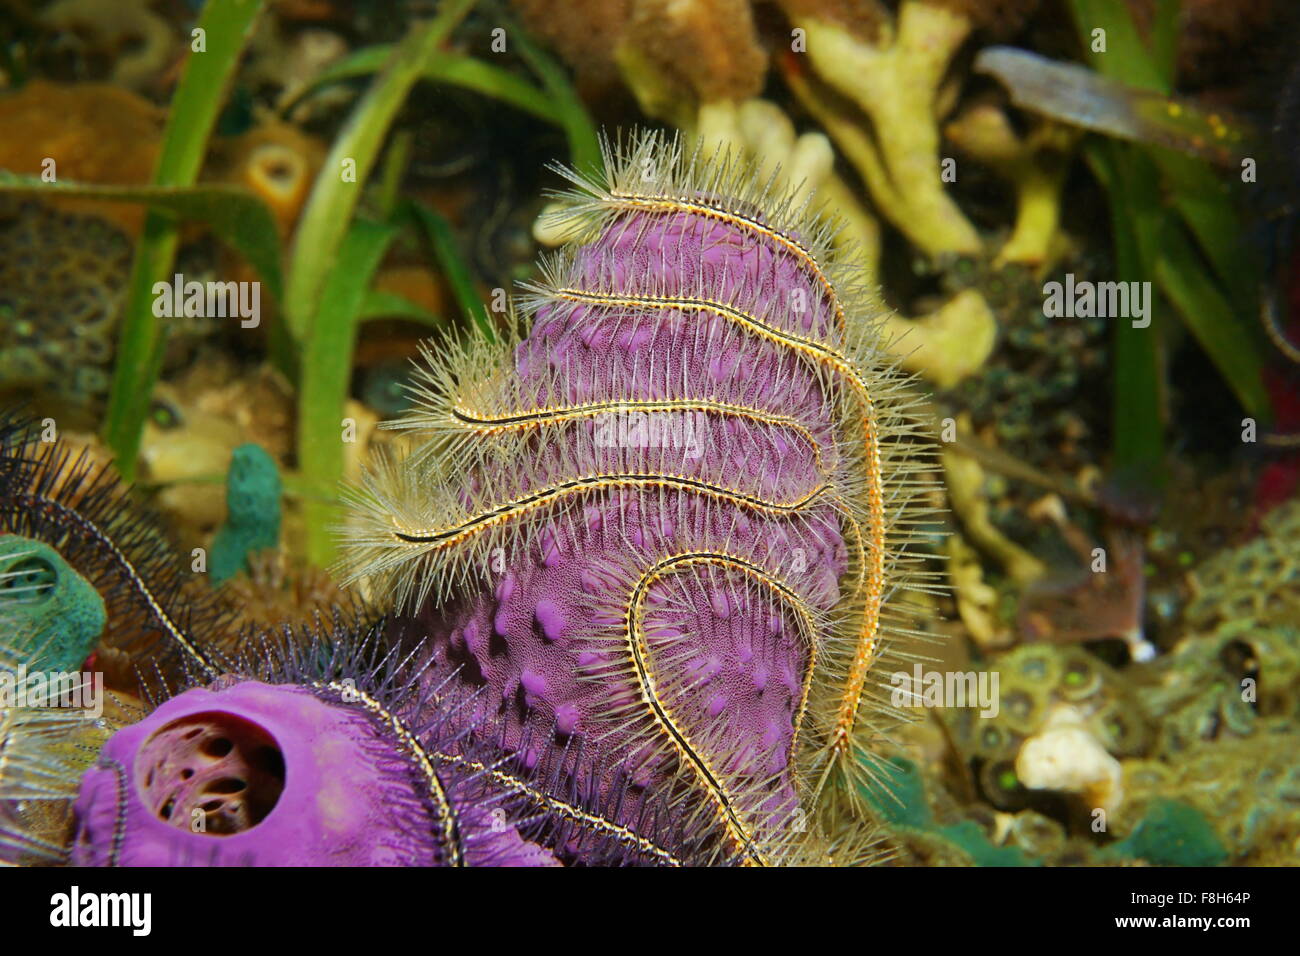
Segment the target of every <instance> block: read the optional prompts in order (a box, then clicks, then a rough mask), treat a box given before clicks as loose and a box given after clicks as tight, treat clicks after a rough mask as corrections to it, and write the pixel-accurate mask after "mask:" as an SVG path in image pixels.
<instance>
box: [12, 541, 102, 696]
mask: <svg viewBox="0 0 1300 956" xmlns="http://www.w3.org/2000/svg"><path fill="white" fill-rule="evenodd" d="M107 622H108V614H107V612H106V611H105V609H104V599H103V598H101V597H100V596H99V592H98V591H96V590H95V589H94V588H93V587H92V586H91V585H90V582H88V581H87V580H86V579H85V578H83V577H82V576H81V575H80V574H78V573H77V572H76V571H74V570H73V569H72V567H71V565H69V564H68V563H67V562H66V561H64V560H63V558H62V556H60V554H59V552H57V551H55V550H54V549H53V548H51V547H50V546H49V545H47V544H44V543H43V542H40V541H34V540H32V539H31V538H23V537H20V536H18V535H16V534H6V535H0V666H3V667H13V668H17V667H26V668H27V669H28V670H29V671H65V672H74V671H78V670H80V669H81V665H82V664H83V663H84V662H85V660H86V658H87V657H89V656H90V652H91V651H93V650H94V649H95V644H96V643H98V641H99V635H100V634H102V633H103V631H104V626H105V624H107Z"/></svg>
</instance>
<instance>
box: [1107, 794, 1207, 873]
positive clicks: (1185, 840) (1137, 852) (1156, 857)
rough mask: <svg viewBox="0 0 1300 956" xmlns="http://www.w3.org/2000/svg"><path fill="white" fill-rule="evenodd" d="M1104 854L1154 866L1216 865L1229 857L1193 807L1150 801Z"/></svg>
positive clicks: (1162, 800)
mask: <svg viewBox="0 0 1300 956" xmlns="http://www.w3.org/2000/svg"><path fill="white" fill-rule="evenodd" d="M1107 855H1111V856H1116V857H1122V858H1128V859H1132V858H1137V859H1142V860H1146V861H1147V862H1148V863H1154V864H1155V865H1156V866H1218V865H1219V864H1221V863H1223V862H1225V861H1226V860H1227V859H1228V851H1227V850H1225V849H1224V848H1223V844H1222V843H1220V842H1219V838H1218V836H1217V835H1216V834H1215V832H1214V828H1213V827H1211V826H1210V824H1209V822H1208V821H1207V820H1206V819H1205V817H1204V816H1202V815H1201V813H1200V811H1199V810H1197V809H1196V808H1195V807H1191V806H1188V805H1187V804H1186V803H1181V802H1180V801H1178V800H1165V799H1160V800H1153V801H1152V802H1151V805H1150V806H1149V807H1148V808H1147V812H1146V813H1145V814H1143V816H1142V819H1141V820H1139V821H1138V824H1137V826H1136V827H1135V828H1134V829H1133V832H1132V833H1131V834H1129V836H1128V838H1127V839H1125V840H1122V841H1120V842H1119V843H1116V844H1115V845H1114V846H1112V847H1111V848H1110V849H1109V850H1108V851H1107Z"/></svg>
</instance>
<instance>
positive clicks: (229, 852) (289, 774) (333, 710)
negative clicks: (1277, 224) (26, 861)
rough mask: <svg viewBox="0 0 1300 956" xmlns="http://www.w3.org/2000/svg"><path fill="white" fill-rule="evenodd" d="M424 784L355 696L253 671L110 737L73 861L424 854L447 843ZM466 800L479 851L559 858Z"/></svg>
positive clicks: (377, 859) (374, 858)
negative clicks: (326, 695)
mask: <svg viewBox="0 0 1300 956" xmlns="http://www.w3.org/2000/svg"><path fill="white" fill-rule="evenodd" d="M422 792H423V790H422V788H421V786H420V785H419V783H418V781H416V780H414V779H413V777H412V763H411V761H410V760H409V759H408V758H407V757H406V756H405V755H403V754H401V753H399V752H398V749H397V748H396V746H395V745H394V743H393V741H392V740H391V739H390V737H389V736H388V735H387V734H386V733H385V732H384V728H383V727H382V725H378V724H376V722H375V721H373V720H371V719H369V718H368V717H367V715H366V714H365V713H362V712H359V711H358V709H357V708H356V707H355V706H353V707H349V706H346V705H340V704H331V703H326V702H325V701H322V700H321V699H319V698H318V697H316V696H315V695H313V694H312V693H311V692H310V691H308V690H306V689H304V688H301V687H293V686H271V685H268V684H262V683H259V682H256V681H243V682H239V683H234V684H232V685H230V686H225V687H218V688H216V689H214V690H209V689H206V688H197V689H194V690H190V691H187V692H185V693H184V694H181V695H180V696H178V697H176V698H174V699H172V700H170V701H168V702H167V703H165V704H163V705H162V706H161V707H159V708H158V709H157V710H155V711H154V712H153V713H152V714H150V715H149V716H148V717H147V718H145V719H144V720H142V721H141V722H140V723H137V724H134V725H132V726H130V727H127V728H125V729H123V730H121V731H119V732H118V733H117V734H116V735H114V736H113V738H112V739H111V740H109V742H108V743H107V744H106V745H105V747H104V749H103V751H102V753H101V755H100V759H99V762H98V764H97V765H96V767H95V768H94V769H92V770H91V771H89V772H88V773H87V774H86V776H85V778H84V780H83V782H82V787H81V794H80V796H79V798H78V800H77V803H76V815H77V819H78V833H77V837H76V842H75V845H74V848H73V853H72V862H73V863H74V864H77V865H83V866H84V865H90V866H95V865H101V866H102V865H118V866H166V865H177V864H182V863H213V862H219V863H228V864H240V863H245V862H247V863H253V864H256V865H259V866H428V865H432V864H434V863H436V862H440V861H441V857H442V853H443V849H442V847H441V845H440V821H439V820H438V819H436V811H433V810H432V809H431V808H430V807H428V806H426V805H425V804H424V803H423V802H422V801H421V800H420V799H419V797H418V796H417V795H418V794H420V793H422ZM459 809H461V811H462V813H463V820H462V825H463V826H464V827H466V828H467V829H469V830H471V831H473V833H474V834H476V838H475V839H474V840H472V841H471V842H470V844H469V845H471V846H472V847H473V849H472V852H471V854H470V855H471V859H470V861H469V862H487V861H491V862H495V863H504V864H507V865H548V864H552V865H553V863H554V861H553V860H552V858H551V857H550V855H549V854H548V853H546V851H544V850H542V849H541V848H539V847H536V846H534V845H532V844H529V843H526V842H525V841H523V840H521V839H520V838H519V836H518V834H517V833H516V832H515V830H514V829H513V828H512V827H510V826H497V825H495V820H494V818H493V817H492V808H491V805H490V804H483V803H478V804H473V805H471V804H468V803H467V805H466V806H465V807H463V808H459Z"/></svg>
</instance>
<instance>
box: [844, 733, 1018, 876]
mask: <svg viewBox="0 0 1300 956" xmlns="http://www.w3.org/2000/svg"><path fill="white" fill-rule="evenodd" d="M879 777H880V779H879V781H878V782H877V783H873V784H870V785H868V786H866V787H864V788H863V794H864V796H865V797H866V798H867V801H868V802H869V803H870V804H871V806H872V807H873V808H874V809H875V811H876V812H877V813H878V814H879V815H880V818H881V820H882V821H884V822H885V823H886V824H887V825H888V826H890V827H891V828H893V829H895V830H898V831H902V832H905V831H909V830H912V831H920V832H923V833H928V834H931V835H933V836H937V837H940V838H941V839H943V840H946V841H948V842H949V843H951V844H952V845H953V846H955V847H957V849H959V850H961V851H962V852H963V853H964V854H966V855H967V856H968V857H970V858H971V860H972V862H974V864H975V865H976V866H1035V865H1037V863H1036V862H1035V861H1032V860H1030V859H1028V858H1026V857H1025V855H1024V854H1023V853H1021V851H1020V850H1019V849H1018V848H1016V847H1001V846H995V845H994V844H992V843H990V842H989V839H988V837H986V836H985V835H984V831H983V830H981V829H980V828H979V824H977V823H975V821H973V820H963V821H961V822H960V823H953V824H948V825H945V826H937V825H936V824H935V822H934V814H933V813H932V812H931V811H930V804H929V802H928V801H927V800H926V798H925V783H924V781H923V780H922V779H921V773H920V771H919V770H917V768H916V765H915V764H913V763H912V762H911V761H910V760H905V759H903V758H902V757H894V758H892V759H891V760H890V761H889V762H888V763H887V764H885V765H883V766H882V767H881V769H880V774H879Z"/></svg>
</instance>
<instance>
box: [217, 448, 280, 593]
mask: <svg viewBox="0 0 1300 956" xmlns="http://www.w3.org/2000/svg"><path fill="white" fill-rule="evenodd" d="M279 541H280V473H279V471H278V470H277V469H276V466H275V459H273V458H272V457H271V456H270V455H268V454H267V453H266V452H265V451H264V450H263V449H262V448H261V447H260V446H258V445H253V444H248V445H240V446H239V447H238V448H236V449H235V450H234V452H233V453H232V454H231V456H230V471H229V473H228V474H227V476H226V522H225V524H223V525H222V526H221V527H220V528H218V529H217V533H216V536H215V537H214V538H213V539H212V555H211V560H210V562H209V564H208V573H209V574H210V575H211V577H212V583H213V584H220V583H221V582H222V581H225V580H228V579H229V578H232V577H234V576H235V575H236V574H238V573H239V572H240V571H247V570H248V555H249V553H250V552H253V551H261V550H263V549H265V548H274V547H275V546H276V545H277V544H278V543H279Z"/></svg>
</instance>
